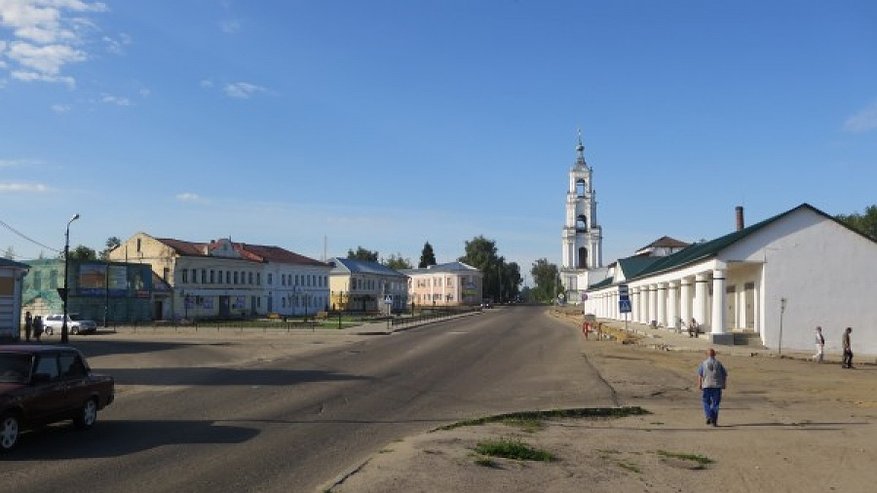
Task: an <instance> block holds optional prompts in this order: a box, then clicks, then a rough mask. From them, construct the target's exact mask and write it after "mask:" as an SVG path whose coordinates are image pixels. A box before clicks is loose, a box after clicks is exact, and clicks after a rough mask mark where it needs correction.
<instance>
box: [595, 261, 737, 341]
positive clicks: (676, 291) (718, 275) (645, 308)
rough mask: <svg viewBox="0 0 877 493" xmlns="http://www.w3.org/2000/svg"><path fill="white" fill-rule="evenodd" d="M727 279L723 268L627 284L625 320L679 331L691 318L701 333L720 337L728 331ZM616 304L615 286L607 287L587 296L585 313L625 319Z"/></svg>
mask: <svg viewBox="0 0 877 493" xmlns="http://www.w3.org/2000/svg"><path fill="white" fill-rule="evenodd" d="M726 278H727V269H726V268H712V269H709V270H701V271H693V270H691V269H689V270H686V271H685V272H680V273H679V275H677V276H673V275H667V274H664V275H662V276H660V277H658V276H655V277H653V278H646V279H640V280H633V281H630V282H629V283H628V292H629V297H630V302H631V313H630V314H629V315H628V316H627V319H628V320H630V321H632V322H637V323H642V324H650V323H653V322H654V323H655V324H657V326H659V327H667V328H681V327H682V326H683V325H685V326H688V324H689V323H690V321H691V319H692V318H693V319H694V320H696V321H697V324H698V325H699V326H700V327H701V330H702V331H705V332H709V333H710V334H713V335H719V336H721V335H723V334H726V333H728V331H729V327H728V325H729V324H728V310H729V308H728V297H727V296H726V295H725V292H726ZM618 302H619V294H618V284H613V285H610V286H606V287H604V288H601V289H598V290H594V291H593V292H589V293H588V299H587V301H586V302H585V312H586V313H593V314H594V315H596V316H597V317H599V318H608V319H614V320H624V319H625V314H623V313H621V312H620V310H619V303H618ZM732 308H733V307H732ZM737 322H739V319H738V320H737Z"/></svg>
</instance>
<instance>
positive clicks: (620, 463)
mask: <svg viewBox="0 0 877 493" xmlns="http://www.w3.org/2000/svg"><path fill="white" fill-rule="evenodd" d="M618 467H620V468H622V469H627V470H628V471H630V472H635V473H637V474H639V473H640V472H642V471H640V469H639V466H637V465H636V464H631V463H630V462H623V461H618Z"/></svg>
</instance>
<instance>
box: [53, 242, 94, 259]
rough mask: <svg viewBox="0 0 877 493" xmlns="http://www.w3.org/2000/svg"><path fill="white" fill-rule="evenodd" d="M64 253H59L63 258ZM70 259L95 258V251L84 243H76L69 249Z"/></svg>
mask: <svg viewBox="0 0 877 493" xmlns="http://www.w3.org/2000/svg"><path fill="white" fill-rule="evenodd" d="M63 256H64V254H63V253H62V254H61V257H62V258H63ZM70 260H97V252H95V251H94V250H92V249H91V248H88V247H87V246H85V245H78V246H77V247H76V248H74V249H72V250H70Z"/></svg>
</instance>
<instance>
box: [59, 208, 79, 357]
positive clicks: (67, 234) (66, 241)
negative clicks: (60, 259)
mask: <svg viewBox="0 0 877 493" xmlns="http://www.w3.org/2000/svg"><path fill="white" fill-rule="evenodd" d="M77 219H79V214H74V215H73V217H71V218H70V220H69V221H67V229H66V230H65V231H64V296H63V297H62V298H61V306H62V307H63V308H62V311H63V314H64V316H63V318H62V319H61V344H67V341H68V339H67V296H68V292H67V271H68V269H69V265H70V223H72V222H73V221H75V220H77Z"/></svg>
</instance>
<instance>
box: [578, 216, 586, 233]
mask: <svg viewBox="0 0 877 493" xmlns="http://www.w3.org/2000/svg"><path fill="white" fill-rule="evenodd" d="M587 230H588V220H587V219H586V218H585V216H584V215H581V216H579V217H577V218H576V231H579V232H583V231H587Z"/></svg>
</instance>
